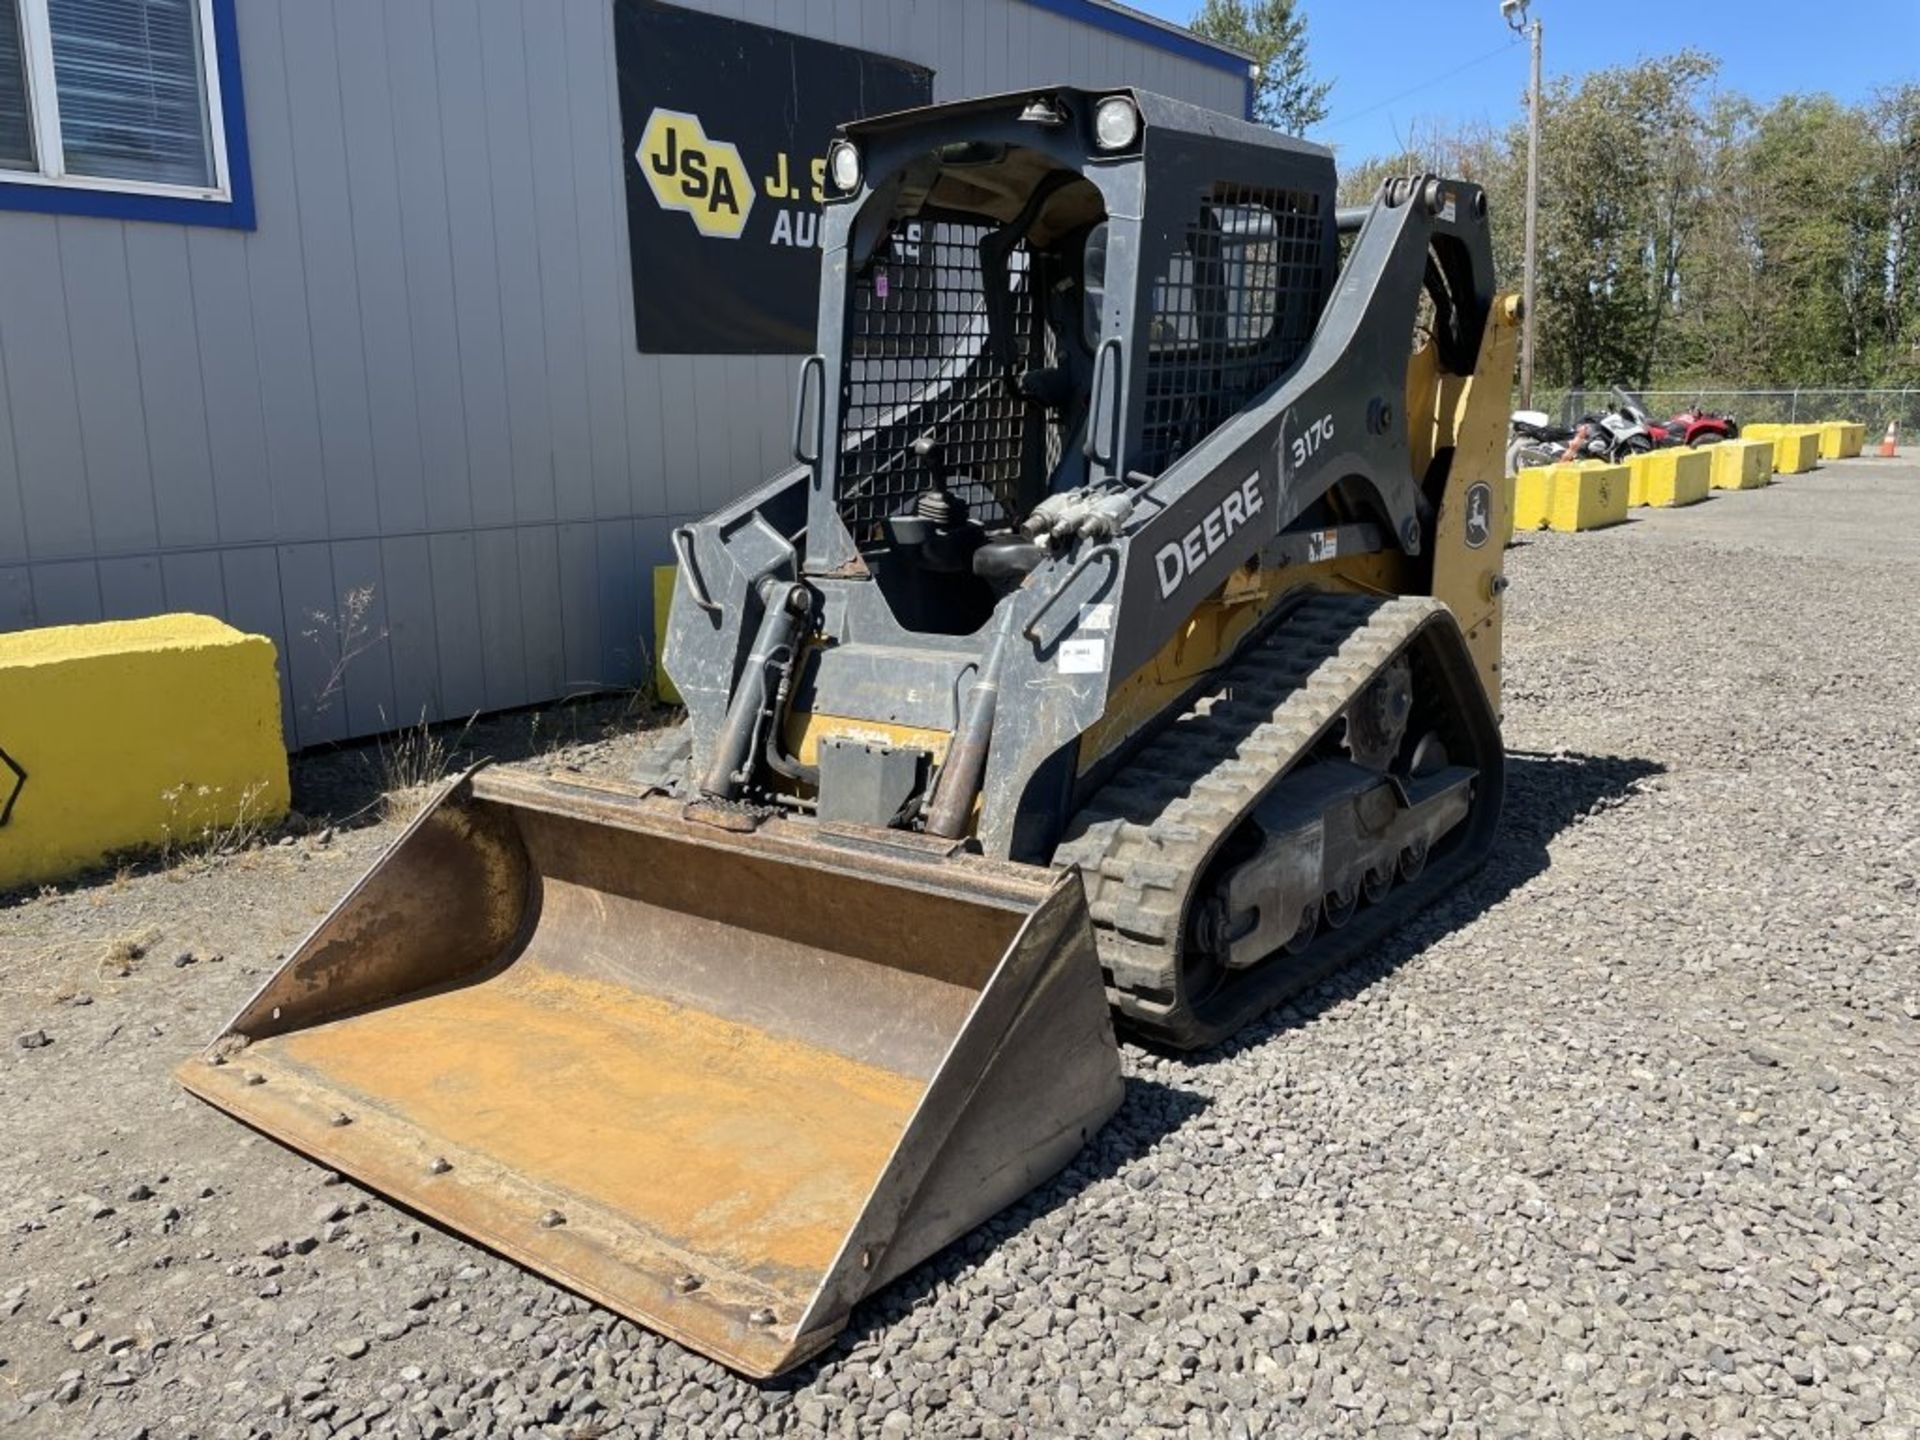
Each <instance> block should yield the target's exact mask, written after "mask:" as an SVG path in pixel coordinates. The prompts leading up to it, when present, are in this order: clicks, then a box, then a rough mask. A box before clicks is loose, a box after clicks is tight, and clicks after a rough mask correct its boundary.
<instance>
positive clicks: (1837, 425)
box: [1820, 420, 1867, 460]
mask: <svg viewBox="0 0 1920 1440" xmlns="http://www.w3.org/2000/svg"><path fill="white" fill-rule="evenodd" d="M1866 447H1867V427H1866V426H1865V425H1861V424H1858V423H1856V422H1855V421H1852V420H1824V421H1822V422H1821V424H1820V458H1821V459H1822V460H1851V459H1853V457H1854V456H1856V455H1858V454H1859V453H1860V452H1861V451H1862V450H1864V449H1866Z"/></svg>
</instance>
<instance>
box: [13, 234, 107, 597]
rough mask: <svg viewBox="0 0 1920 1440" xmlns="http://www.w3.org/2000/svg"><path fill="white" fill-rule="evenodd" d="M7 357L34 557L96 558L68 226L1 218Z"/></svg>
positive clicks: (28, 537) (16, 451)
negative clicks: (69, 287) (62, 232)
mask: <svg viewBox="0 0 1920 1440" xmlns="http://www.w3.org/2000/svg"><path fill="white" fill-rule="evenodd" d="M0 255H5V256H6V257H7V263H6V264H4V265H0V354H4V357H5V360H6V379H7V398H8V402H9V405H10V407H11V410H12V418H13V452H14V457H15V460H16V462H17V463H18V466H19V486H20V502H21V508H22V512H23V516H24V524H25V529H26V537H25V538H26V544H25V546H24V547H23V548H24V552H25V554H26V555H27V556H29V557H32V558H34V559H54V558H56V557H73V556H86V555H91V554H92V553H93V551H94V532H93V509H92V505H91V503H90V501H89V500H88V496H87V467H86V455H85V450H84V448H83V447H82V445H81V440H80V402H79V399H78V396H77V392H76V387H75V377H74V372H73V349H72V342H71V339H70V334H69V330H68V321H67V309H66V304H65V302H64V300H63V298H62V289H63V286H64V280H63V275H64V267H63V266H62V264H61V257H60V242H59V226H58V222H50V221H48V220H47V219H45V218H44V217H42V216H38V215H26V214H20V213H5V214H0Z"/></svg>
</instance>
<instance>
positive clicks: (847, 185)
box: [827, 140, 860, 195]
mask: <svg viewBox="0 0 1920 1440" xmlns="http://www.w3.org/2000/svg"><path fill="white" fill-rule="evenodd" d="M827 173H828V174H829V175H831V176H832V177H833V188H834V189H836V190H838V191H839V192H840V193H841V194H842V195H851V194H852V193H853V192H854V191H856V190H858V189H859V188H860V152H859V151H858V150H856V149H854V147H853V146H852V145H851V144H850V143H848V142H847V141H845V140H836V141H834V142H833V144H832V145H831V146H830V147H828V150H827Z"/></svg>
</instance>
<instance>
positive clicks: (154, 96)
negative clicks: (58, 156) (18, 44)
mask: <svg viewBox="0 0 1920 1440" xmlns="http://www.w3.org/2000/svg"><path fill="white" fill-rule="evenodd" d="M198 10H199V3H198V0H47V21H48V30H49V33H50V34H51V36H52V38H53V75H54V87H55V91H56V93H57V94H58V95H59V97H60V136H61V141H62V145H63V148H64V150H65V152H66V162H67V172H68V173H69V174H72V175H92V176H95V177H98V178H102V179H113V180H146V181H149V182H151V183H153V184H157V185H194V186H208V185H211V184H213V145H212V136H211V134H210V133H209V132H210V130H211V127H210V126H209V125H208V123H207V96H206V83H205V78H204V76H203V75H202V67H201V53H202V50H201V43H200V26H199V16H198V13H197V12H198Z"/></svg>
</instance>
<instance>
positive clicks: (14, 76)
mask: <svg viewBox="0 0 1920 1440" xmlns="http://www.w3.org/2000/svg"><path fill="white" fill-rule="evenodd" d="M20 52H21V45H20V14H19V5H18V0H0V170H31V169H33V168H34V164H33V122H32V121H31V120H30V119H29V118H28V114H27V71H26V66H25V65H24V64H23V63H22V57H21V53H20Z"/></svg>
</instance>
